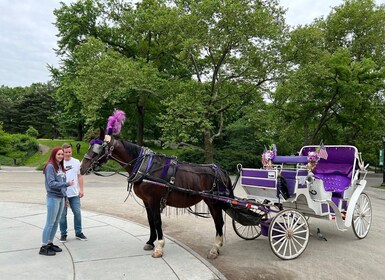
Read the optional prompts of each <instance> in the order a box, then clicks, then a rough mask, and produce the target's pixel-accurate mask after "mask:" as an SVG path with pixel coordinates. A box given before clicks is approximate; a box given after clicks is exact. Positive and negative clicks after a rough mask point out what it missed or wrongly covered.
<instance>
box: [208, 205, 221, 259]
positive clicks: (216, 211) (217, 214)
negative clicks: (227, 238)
mask: <svg viewBox="0 0 385 280" xmlns="http://www.w3.org/2000/svg"><path fill="white" fill-rule="evenodd" d="M208 206H209V210H210V213H211V215H212V217H213V219H214V223H215V230H216V235H215V242H214V246H213V247H212V248H211V249H210V251H209V253H208V255H207V258H209V259H216V258H217V257H218V255H219V248H221V247H222V246H223V225H224V221H223V216H222V209H221V208H220V207H214V206H212V205H208Z"/></svg>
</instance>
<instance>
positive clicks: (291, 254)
mask: <svg viewBox="0 0 385 280" xmlns="http://www.w3.org/2000/svg"><path fill="white" fill-rule="evenodd" d="M322 149H323V150H322V153H324V154H326V155H327V157H326V158H319V157H318V154H320V153H321V152H320V146H305V147H303V148H302V149H301V150H300V153H299V156H277V155H273V156H271V157H270V158H269V159H268V161H269V162H267V163H265V166H264V168H261V169H253V168H242V167H240V168H239V172H240V183H241V186H242V187H243V189H244V191H245V192H246V194H247V199H246V201H245V199H242V198H240V199H238V200H240V201H242V202H243V204H244V205H247V208H248V209H250V210H249V211H253V212H256V213H258V214H259V215H261V219H259V220H258V219H257V220H255V217H253V216H252V215H248V213H247V212H245V211H243V212H244V213H243V215H241V214H239V211H238V214H237V212H236V211H234V213H231V214H230V215H232V216H233V221H232V223H233V228H234V230H235V232H236V234H237V235H238V236H240V237H241V238H243V239H246V240H251V239H255V238H257V237H259V236H260V235H263V236H267V237H268V240H269V243H270V247H271V249H272V251H273V252H274V254H275V255H277V256H278V257H279V258H281V259H285V260H290V259H294V258H296V257H298V256H300V255H301V254H302V253H303V251H304V250H305V249H306V246H307V244H308V242H309V235H310V233H309V225H308V222H307V220H308V218H309V217H316V218H320V219H325V220H334V221H335V223H336V226H337V229H338V230H340V231H346V230H347V229H348V228H349V227H350V226H351V225H352V228H353V232H354V234H355V235H356V237H357V238H359V239H362V238H365V237H366V236H367V234H368V232H369V229H370V226H371V218H372V208H371V203H370V199H369V197H368V195H367V194H365V193H364V192H363V190H364V188H365V186H366V180H365V177H366V174H367V171H366V168H367V166H364V163H363V161H362V158H361V153H359V152H358V151H357V148H356V147H354V146H340V145H338V146H336V145H330V146H323V147H322ZM269 152H271V151H269ZM269 152H267V153H265V154H268V153H269ZM314 156H315V157H316V158H312V157H314ZM249 213H250V212H249Z"/></svg>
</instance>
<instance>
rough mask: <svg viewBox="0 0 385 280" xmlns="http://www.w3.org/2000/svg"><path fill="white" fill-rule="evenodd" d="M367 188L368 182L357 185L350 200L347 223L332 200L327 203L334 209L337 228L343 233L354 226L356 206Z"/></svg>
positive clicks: (362, 181) (364, 181)
mask: <svg viewBox="0 0 385 280" xmlns="http://www.w3.org/2000/svg"><path fill="white" fill-rule="evenodd" d="M365 186H366V180H361V181H360V183H359V184H357V188H356V189H355V191H354V192H353V195H352V197H351V198H350V202H349V206H348V210H347V212H346V217H345V223H344V219H343V218H342V214H341V212H340V210H339V209H338V207H337V206H336V205H335V204H334V202H333V201H332V200H327V203H328V204H329V205H330V207H331V208H333V211H334V214H335V221H336V225H337V228H338V229H339V230H341V231H346V229H347V228H348V227H350V226H351V225H352V218H353V212H354V208H355V206H356V203H357V200H358V198H359V196H360V194H361V193H362V191H363V190H364V188H365Z"/></svg>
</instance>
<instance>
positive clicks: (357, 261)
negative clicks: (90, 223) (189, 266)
mask: <svg viewBox="0 0 385 280" xmlns="http://www.w3.org/2000/svg"><path fill="white" fill-rule="evenodd" d="M381 182H382V176H370V177H368V187H367V188H366V189H365V192H366V193H367V194H368V195H369V197H370V199H371V203H372V208H373V220H372V227H371V230H370V232H369V234H368V236H367V237H366V238H365V239H363V240H358V239H357V238H356V237H355V235H354V234H353V230H352V229H351V228H349V229H348V231H345V232H341V231H339V230H338V229H337V227H336V225H335V223H334V222H333V221H325V220H320V219H316V218H310V219H309V225H310V233H311V236H310V240H309V244H308V246H307V248H306V250H305V251H304V253H303V254H302V255H301V256H300V257H299V258H297V259H295V260H291V261H282V260H280V259H278V258H277V257H276V256H275V255H274V253H273V252H272V251H271V249H270V245H269V242H268V240H267V238H266V237H263V236H261V237H259V238H257V239H255V240H252V241H245V240H243V239H240V238H239V237H238V236H237V235H236V234H235V232H234V230H233V228H232V224H231V219H230V218H229V217H226V218H225V221H226V224H225V244H224V247H223V248H222V249H221V251H220V255H219V257H218V258H217V259H215V260H210V262H211V263H212V265H214V266H215V267H216V268H217V269H218V270H219V271H220V272H221V273H223V274H224V275H225V276H226V277H227V278H228V279H248V280H250V279H267V280H268V279H290V280H291V279H293V280H294V279H300V280H301V279H304V280H305V279H306V280H307V279H335V278H338V279H341V280H344V279H346V280H348V279H349V280H351V279H384V278H385V272H384V269H383V268H384V267H385V241H384V236H385V227H384V224H385V190H382V189H376V188H372V187H370V186H373V185H377V186H378V185H380V184H381ZM127 194H128V193H127V183H126V178H125V177H123V176H119V175H115V176H112V177H98V176H95V175H88V176H86V177H85V196H84V198H82V207H83V209H86V210H90V211H96V212H101V213H107V214H111V215H115V216H118V217H121V218H125V219H128V220H132V221H135V222H138V223H141V224H144V225H147V219H146V214H145V211H144V209H143V207H142V204H141V201H140V200H138V199H137V198H136V197H135V196H130V197H128V199H127V201H125V199H126V197H127ZM236 194H237V195H238V196H240V197H245V194H244V192H243V190H242V188H241V187H240V186H237V187H236ZM0 201H10V202H26V203H38V204H45V190H44V177H43V175H42V174H41V172H35V171H31V169H28V168H8V167H3V166H2V170H0ZM182 212H183V211H182V210H178V211H175V210H174V209H167V211H165V213H164V215H163V230H164V233H165V234H166V235H168V236H171V237H172V238H175V239H177V240H178V241H180V242H182V243H184V244H185V245H187V246H188V247H190V248H191V249H193V250H194V251H195V252H197V253H198V254H200V255H201V256H204V257H206V255H207V252H208V250H209V249H210V248H211V245H212V244H213V242H214V237H215V229H214V223H213V221H212V219H204V218H199V217H195V216H193V215H190V214H183V213H182ZM84 227H85V229H84V233H85V234H86V235H87V230H86V227H87V225H84ZM317 228H320V229H321V232H322V233H323V235H324V236H325V237H326V238H327V241H326V242H325V241H322V240H319V239H318V238H317V235H316V229H317ZM87 237H88V238H92V236H89V235H87ZM165 254H167V245H166V247H165Z"/></svg>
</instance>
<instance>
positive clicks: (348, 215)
mask: <svg viewBox="0 0 385 280" xmlns="http://www.w3.org/2000/svg"><path fill="white" fill-rule="evenodd" d="M366 182H367V181H366V180H361V181H360V183H359V184H358V185H357V188H356V190H355V191H354V192H353V195H352V197H351V199H350V202H349V206H348V211H347V212H346V219H345V226H346V227H350V226H351V224H352V220H353V212H354V208H355V207H356V203H357V201H358V198H359V197H360V194H361V193H362V192H363V190H364V189H365V186H366Z"/></svg>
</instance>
